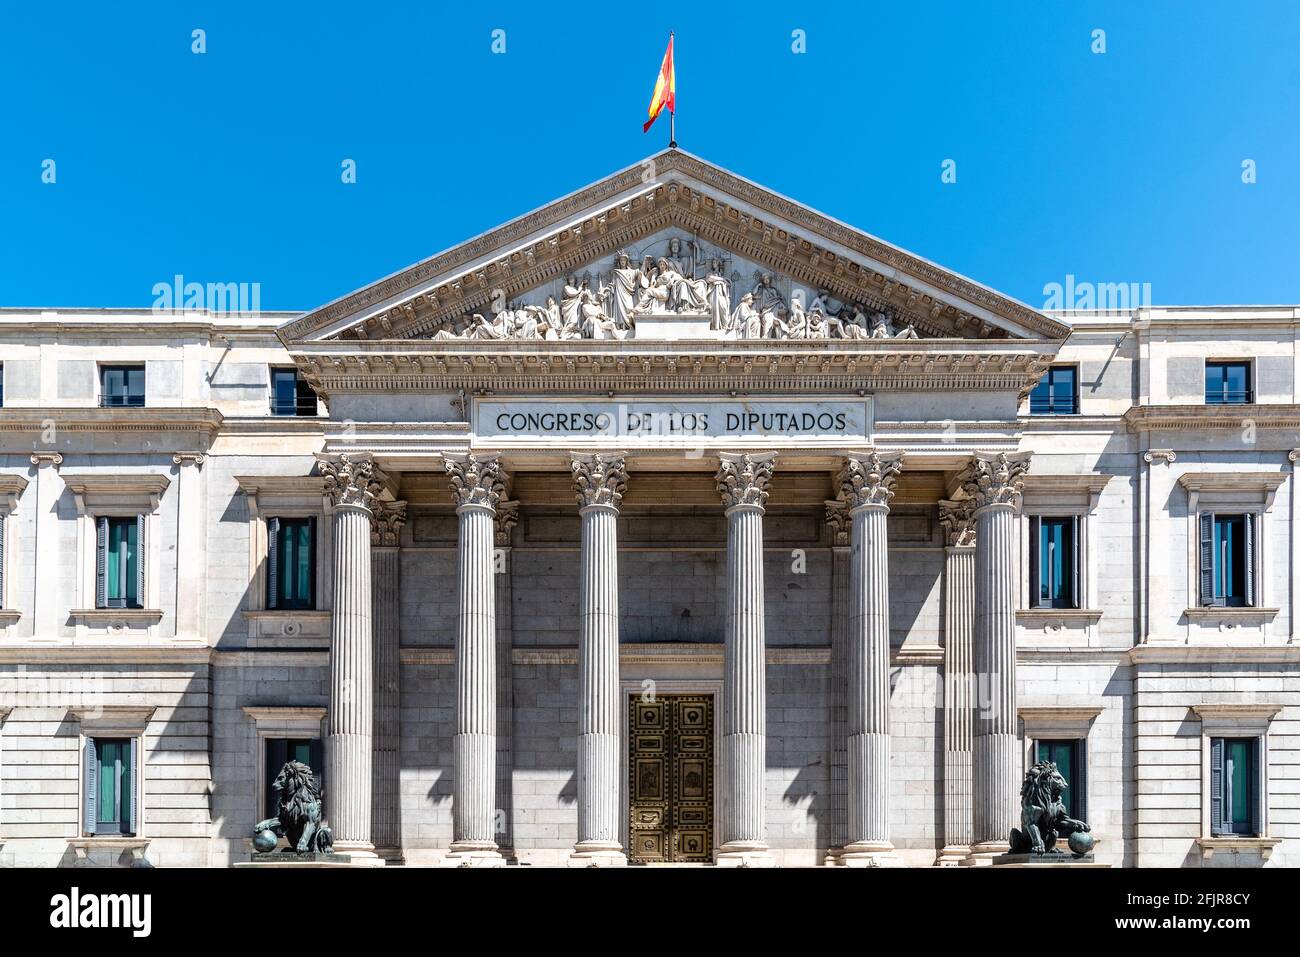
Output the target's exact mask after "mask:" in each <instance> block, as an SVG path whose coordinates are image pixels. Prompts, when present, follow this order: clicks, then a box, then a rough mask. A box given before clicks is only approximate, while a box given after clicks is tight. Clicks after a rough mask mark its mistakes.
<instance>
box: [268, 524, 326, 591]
mask: <svg viewBox="0 0 1300 957" xmlns="http://www.w3.org/2000/svg"><path fill="white" fill-rule="evenodd" d="M266 533H267V535H266V537H267V549H268V553H267V575H266V607H267V608H294V609H304V608H307V609H310V608H315V607H316V518H315V516H307V517H306V518H271V519H267V522H266Z"/></svg>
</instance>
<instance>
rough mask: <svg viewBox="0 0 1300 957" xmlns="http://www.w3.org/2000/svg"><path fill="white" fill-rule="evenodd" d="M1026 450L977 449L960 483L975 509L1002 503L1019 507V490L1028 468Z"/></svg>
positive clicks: (1010, 506)
mask: <svg viewBox="0 0 1300 957" xmlns="http://www.w3.org/2000/svg"><path fill="white" fill-rule="evenodd" d="M1030 455H1031V453H1029V452H994V453H991V454H990V453H987V452H976V453H975V457H974V459H973V460H972V462H971V464H970V465H969V466H968V467H967V468H966V471H965V472H964V473H963V474H962V477H961V485H962V488H964V489H965V490H966V494H967V495H968V496H970V497H971V499H973V500H974V503H975V510H976V511H979V510H980V509H983V508H988V507H989V506H993V505H1005V506H1007V507H1009V508H1011V509H1012V510H1013V511H1014V510H1015V509H1018V508H1019V507H1020V493H1021V491H1022V490H1023V489H1024V487H1025V483H1024V477H1025V473H1026V472H1027V471H1029V457H1030Z"/></svg>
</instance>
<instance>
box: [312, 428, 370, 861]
mask: <svg viewBox="0 0 1300 957" xmlns="http://www.w3.org/2000/svg"><path fill="white" fill-rule="evenodd" d="M318 458H319V462H320V471H321V475H322V476H323V477H324V479H325V492H326V495H328V496H329V498H330V500H331V502H332V503H333V521H334V530H333V539H334V602H333V608H332V615H331V619H332V625H331V629H330V671H329V710H328V713H327V716H326V719H325V721H326V737H325V789H326V792H327V793H326V801H327V804H328V807H329V821H330V825H331V827H332V828H333V831H334V849H335V851H337V852H338V853H340V854H350V855H352V857H353V858H354V860H357V861H358V862H360V861H365V860H373V861H374V862H375V863H381V862H380V859H379V858H378V857H377V856H376V855H375V849H374V845H373V844H372V843H371V841H372V838H371V786H372V783H373V782H372V768H373V757H372V754H371V748H372V740H371V737H372V732H373V727H374V698H373V684H372V683H373V665H374V662H373V654H374V651H373V646H372V641H371V624H372V619H371V614H372V610H371V598H372V596H371V584H372V582H371V572H370V519H371V514H372V509H373V508H374V503H375V497H376V496H377V495H378V494H379V491H380V489H381V488H382V480H381V476H380V473H379V471H378V469H377V468H375V464H374V462H373V460H372V459H371V458H370V456H369V455H368V454H366V453H344V454H342V455H330V456H324V455H322V456H319V457H318Z"/></svg>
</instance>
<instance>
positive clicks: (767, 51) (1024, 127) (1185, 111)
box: [0, 0, 1300, 309]
mask: <svg viewBox="0 0 1300 957" xmlns="http://www.w3.org/2000/svg"><path fill="white" fill-rule="evenodd" d="M196 28H201V29H203V30H205V31H206V43H207V52H206V53H204V54H202V55H198V54H195V53H193V52H191V44H192V40H191V31H192V30H194V29H196ZM670 28H672V29H674V30H675V31H676V33H677V99H678V122H677V134H678V141H679V142H680V144H681V146H682V147H683V148H685V149H687V150H690V151H691V152H693V153H696V154H698V155H699V156H701V157H703V158H705V159H708V160H710V161H711V162H714V163H717V164H718V165H721V166H724V167H727V168H728V169H731V170H734V171H735V172H737V173H739V174H741V175H743V176H746V177H748V178H750V179H752V180H755V181H757V182H759V183H761V184H763V185H765V186H768V187H770V188H772V189H774V190H777V191H778V192H781V193H784V194H786V195H787V196H789V197H791V198H793V199H796V200H798V201H800V202H803V203H806V204H808V205H810V206H812V207H814V208H816V209H819V210H821V211H823V212H825V213H828V214H830V215H832V216H835V217H836V218H838V219H841V220H843V221H845V222H848V223H850V224H852V225H854V226H858V227H860V228H862V229H865V230H867V231H868V232H871V233H873V234H875V235H877V236H879V237H881V238H883V239H886V240H888V241H890V242H892V243H895V244H897V245H899V246H902V247H904V248H906V249H909V250H911V251H913V252H915V253H918V254H920V255H923V256H925V257H927V258H929V259H932V260H934V261H936V262H938V263H940V264H942V265H944V266H947V267H949V268H952V269H955V270H957V271H958V272H961V273H964V274H966V275H968V276H971V277H972V278H975V279H977V280H979V281H981V282H983V283H985V284H987V285H989V286H992V287H994V288H996V289H998V290H1000V291H1002V292H1005V293H1007V294H1009V295H1012V296H1015V297H1016V298H1019V299H1022V300H1024V301H1026V302H1028V303H1030V304H1032V305H1035V306H1041V305H1042V304H1043V300H1044V295H1043V287H1044V285H1045V284H1047V283H1052V282H1057V283H1060V282H1064V280H1065V276H1066V275H1067V274H1072V275H1074V276H1075V277H1076V281H1080V282H1095V283H1100V282H1125V283H1128V282H1140V283H1150V284H1151V290H1152V299H1153V301H1154V302H1156V303H1165V304H1175V303H1176V304H1190V303H1252V304H1253V303H1300V53H1298V52H1297V51H1300V4H1297V3H1295V2H1294V0H1279V2H1271V3H1253V2H1236V3H1228V2H1223V3H1211V2H1208V0H1204V2H1184V3H1174V2H1132V0H1130V2H1116V3H1108V2H1052V0H1038V2H1024V3H1010V2H1006V3H998V2H991V3H973V2H971V3H930V4H920V3H884V2H857V3H852V4H848V3H846V4H836V3H817V4H796V3H789V2H786V3H779V4H765V3H737V4H727V3H721V2H714V3H708V4H609V3H602V4H592V5H589V6H585V7H584V6H582V5H564V4H538V3H473V4H455V5H444V4H441V3H421V4H415V3H410V4H398V3H392V4H380V3H371V4H364V3H362V4H358V3H334V2H330V0H319V2H316V3H312V4H310V5H308V4H302V5H301V6H299V5H293V4H280V3H269V2H265V0H263V2H261V3H245V2H223V3H190V2H167V3H162V2H159V3H148V2H142V3H136V4H108V3H100V2H85V3H54V2H47V3H30V2H23V3H19V2H15V0H3V3H2V5H0V81H3V89H4V91H5V95H4V96H3V97H2V98H0V144H2V148H0V305H7V306H148V305H149V304H150V303H151V302H152V301H153V295H152V292H151V290H152V287H153V285H154V284H155V283H157V282H160V281H162V282H170V281H171V278H172V276H173V275H175V274H177V273H180V274H182V275H184V276H185V278H186V279H187V280H190V281H198V282H204V283H206V282H257V283H260V284H261V305H262V307H263V308H264V309H308V308H312V307H314V306H316V305H319V304H321V303H324V302H326V301H328V300H330V299H333V298H335V297H336V296H338V295H341V294H343V293H346V292H348V291H350V290H352V289H354V288H356V287H359V286H361V285H364V284H365V283H367V282H370V281H372V280H374V279H377V278H379V277H380V276H383V275H385V274H387V273H389V272H391V271H393V270H395V269H399V268H401V267H403V266H406V265H409V264H410V263H413V262H415V261H417V260H419V259H422V258H424V257H426V256H428V255H431V254H432V253H435V252H437V251H439V250H441V249H443V248H445V247H447V246H450V245H454V244H455V243H457V242H459V241H461V240H463V239H467V238H469V237H471V236H474V235H476V234H477V233H479V232H481V231H483V230H484V229H488V228H490V227H492V226H495V225H497V224H499V223H501V222H504V221H505V220H507V219H510V218H512V217H514V216H516V215H519V214H520V213H523V212H526V211H528V210H530V209H532V208H534V207H536V206H538V205H541V204H543V203H545V202H547V201H548V200H550V199H553V198H555V197H558V196H560V195H563V194H565V193H567V192H570V191H571V190H573V189H576V188H578V187H581V186H583V185H585V184H587V183H589V182H592V181H594V180H597V179H599V178H601V177H602V176H604V175H606V174H608V173H611V172H613V171H614V170H616V169H620V168H622V167H624V166H627V165H629V164H632V163H635V162H636V161H637V160H638V159H640V158H642V157H643V156H646V155H648V154H650V153H652V152H654V151H656V150H658V149H660V148H662V147H663V146H664V145H665V143H666V141H667V136H668V131H667V126H666V123H665V122H663V121H662V120H661V122H660V123H659V124H656V126H655V127H653V128H652V129H651V131H650V132H649V133H648V134H645V135H643V134H642V132H641V122H642V120H643V119H644V112H645V108H646V103H647V100H648V98H649V94H650V90H651V87H652V85H653V82H654V77H655V74H656V71H657V70H658V67H659V61H660V57H661V56H662V53H663V47H664V44H665V41H666V39H667V33H668V30H669V29H670ZM494 29H502V30H504V31H505V42H506V52H505V53H504V54H494V53H493V52H492V31H493V30H494ZM1096 29H1101V30H1104V31H1105V43H1106V52H1105V53H1104V54H1098V53H1094V52H1092V46H1093V39H1092V31H1094V30H1096ZM795 30H802V31H804V36H805V37H806V52H805V53H802V54H796V53H794V52H792V43H793V40H792V31H795ZM665 119H666V117H665ZM47 159H53V160H54V161H55V164H56V165H55V172H56V176H57V181H56V182H55V183H53V184H47V183H42V181H41V177H42V163H43V161H45V160H47ZM345 159H353V160H355V162H356V164H357V182H356V183H355V184H344V183H342V182H341V177H340V173H341V164H342V162H343V161H344V160H345ZM946 159H952V160H954V161H955V162H956V171H957V182H956V183H952V184H945V183H943V182H942V181H941V171H942V169H941V167H942V164H943V161H944V160H946ZM1247 159H1249V160H1253V161H1254V163H1255V168H1256V175H1257V182H1255V183H1254V184H1249V185H1248V184H1245V183H1243V182H1242V163H1243V161H1244V160H1247Z"/></svg>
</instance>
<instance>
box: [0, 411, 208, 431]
mask: <svg viewBox="0 0 1300 957" xmlns="http://www.w3.org/2000/svg"><path fill="white" fill-rule="evenodd" d="M223 419H224V417H223V416H222V414H221V413H220V412H218V411H217V410H216V409H214V408H179V407H171V406H167V407H155V408H150V407H148V406H146V407H144V408H136V409H120V408H118V409H100V408H96V407H87V408H59V407H57V406H54V407H51V406H40V407H37V408H16V409H14V408H10V409H0V433H3V432H40V431H42V430H44V429H48V428H49V427H50V423H51V422H52V423H54V428H55V429H57V430H59V431H62V432H195V433H199V434H201V435H205V436H207V437H208V438H209V439H210V438H212V437H213V436H215V435H216V434H217V432H219V431H220V430H221V426H222V421H223Z"/></svg>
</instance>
